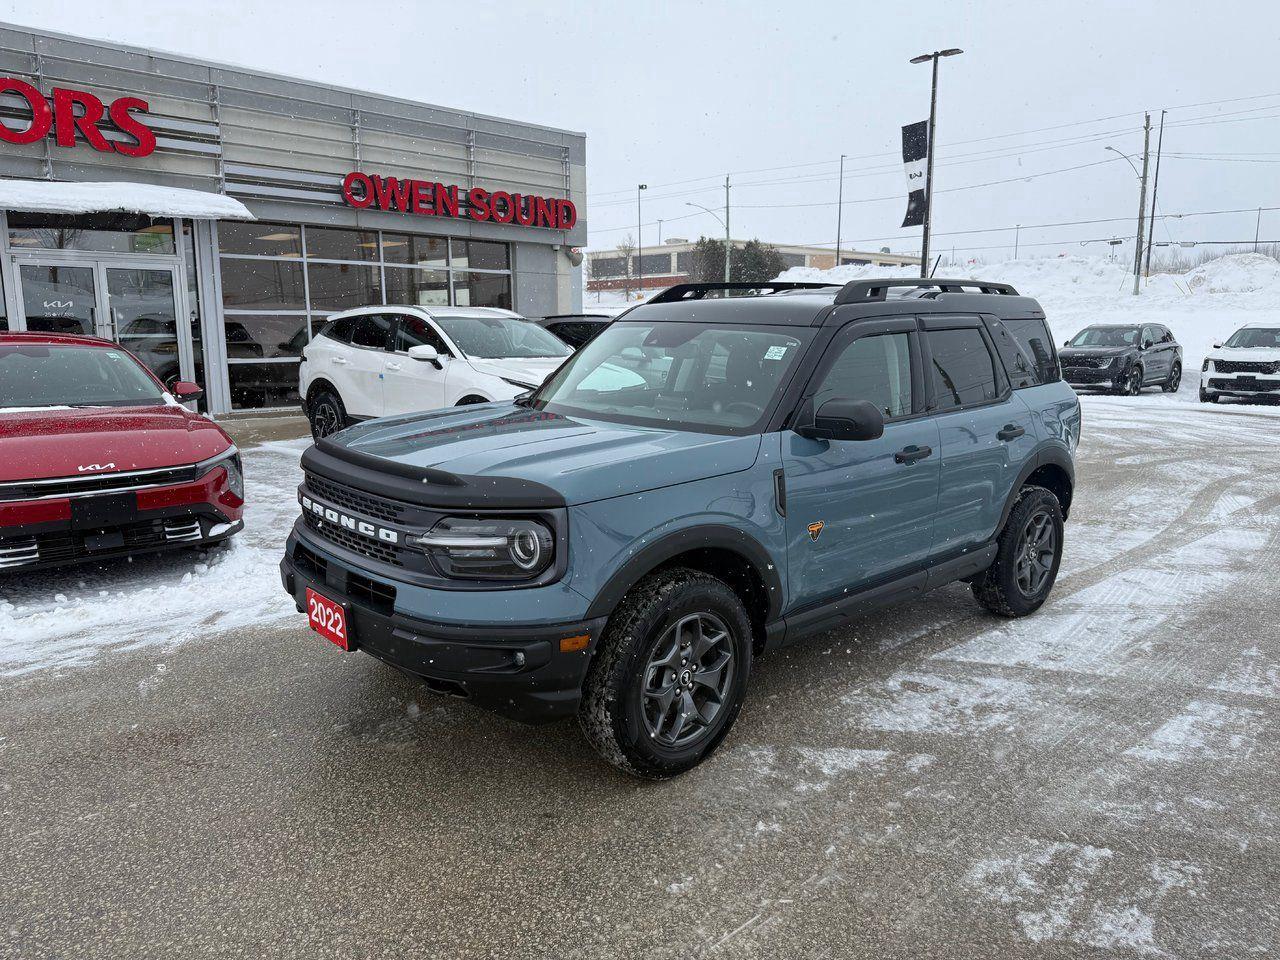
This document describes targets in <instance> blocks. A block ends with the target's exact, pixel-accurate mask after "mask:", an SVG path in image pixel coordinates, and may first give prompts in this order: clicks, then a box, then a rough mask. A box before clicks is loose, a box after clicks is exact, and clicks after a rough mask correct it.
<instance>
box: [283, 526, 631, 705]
mask: <svg viewBox="0 0 1280 960" xmlns="http://www.w3.org/2000/svg"><path fill="white" fill-rule="evenodd" d="M280 580H281V583H282V585H283V586H284V589H285V592H286V593H288V594H289V595H290V596H291V597H293V599H294V603H295V604H296V605H297V607H298V610H299V612H303V611H305V610H306V595H307V588H308V587H310V588H311V589H313V590H315V591H316V592H317V593H319V594H321V595H323V596H325V597H327V598H328V599H330V600H332V601H334V602H336V603H341V604H342V605H343V606H344V607H345V608H346V611H347V627H348V632H349V633H350V636H351V638H352V641H353V649H357V650H362V651H364V652H365V653H368V654H370V655H371V656H374V657H377V658H378V659H379V660H382V661H384V662H386V663H388V664H390V665H391V666H393V667H397V668H398V669H400V670H403V671H405V672H406V673H409V674H412V675H414V676H416V677H419V678H420V679H422V680H423V681H424V682H425V683H426V685H427V686H428V687H429V688H431V689H432V690H435V691H437V692H439V693H448V694H452V695H454V696H458V697H461V698H464V699H467V700H470V701H472V702H473V703H475V704H476V705H477V706H480V707H483V708H485V709H487V710H491V711H493V712H495V713H498V714H501V715H502V716H505V717H509V718H511V719H512V720H519V721H522V722H524V723H542V722H547V721H552V720H558V719H561V718H563V717H568V716H572V715H573V714H574V713H575V712H576V711H577V707H578V701H579V700H580V699H581V696H582V683H583V680H584V679H585V677H586V673H587V666H588V664H589V663H590V660H591V654H592V652H593V651H594V649H595V646H596V644H597V643H598V642H599V638H600V633H601V631H603V629H604V625H605V621H606V619H607V618H605V617H599V618H596V619H592V620H581V621H577V622H574V623H562V624H552V625H546V626H524V625H519V624H513V623H492V624H468V625H466V626H458V625H454V624H443V623H433V622H430V621H426V620H420V619H417V618H414V617H407V616H405V615H403V614H400V613H396V611H395V598H396V585H395V584H394V583H392V582H389V581H385V580H379V579H373V578H371V577H369V576H367V575H366V574H365V573H364V572H363V571H361V570H358V569H356V568H354V567H348V566H346V565H345V564H344V563H343V562H342V561H340V560H338V559H337V558H335V557H332V556H329V555H327V554H325V553H323V552H321V551H319V550H317V549H314V548H313V547H312V546H310V545H308V544H306V543H303V542H302V541H301V540H300V538H299V537H298V535H297V533H296V532H295V533H292V534H290V536H289V540H288V542H287V544H286V546H285V556H284V559H283V560H281V562H280ZM583 636H585V637H588V638H589V639H588V641H587V644H586V646H585V647H583V648H582V649H580V650H575V651H571V652H562V651H561V648H560V641H562V640H565V639H567V638H570V637H583Z"/></svg>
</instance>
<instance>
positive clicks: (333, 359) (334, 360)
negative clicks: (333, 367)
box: [329, 357, 347, 364]
mask: <svg viewBox="0 0 1280 960" xmlns="http://www.w3.org/2000/svg"><path fill="white" fill-rule="evenodd" d="M329 362H330V363H337V364H346V362H347V358H346V357H330V358H329Z"/></svg>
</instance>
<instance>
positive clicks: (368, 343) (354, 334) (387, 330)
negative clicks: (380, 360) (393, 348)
mask: <svg viewBox="0 0 1280 960" xmlns="http://www.w3.org/2000/svg"><path fill="white" fill-rule="evenodd" d="M353 319H354V320H355V325H354V326H353V327H352V328H351V345H352V346H353V347H368V348H369V349H371V350H385V349H387V340H388V337H389V336H390V334H391V317H389V316H386V315H385V314H381V313H364V314H361V315H360V316H358V317H355V318H353Z"/></svg>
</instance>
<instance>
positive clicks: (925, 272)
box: [911, 47, 964, 279]
mask: <svg viewBox="0 0 1280 960" xmlns="http://www.w3.org/2000/svg"><path fill="white" fill-rule="evenodd" d="M959 53H964V51H963V50H960V49H958V48H955V47H952V48H951V49H948V50H935V51H934V52H933V53H923V54H921V55H920V56H918V57H912V58H911V62H912V63H924V62H925V61H926V60H932V61H933V87H932V89H931V92H930V94H929V132H928V134H927V138H928V142H927V143H926V144H925V146H926V148H927V149H928V156H927V157H926V164H925V181H924V239H923V240H922V242H921V246H920V276H921V278H922V279H928V277H929V229H930V227H931V226H932V220H933V145H934V139H935V136H936V133H937V126H938V61H939V60H940V59H941V58H942V57H954V56H955V55H956V54H959Z"/></svg>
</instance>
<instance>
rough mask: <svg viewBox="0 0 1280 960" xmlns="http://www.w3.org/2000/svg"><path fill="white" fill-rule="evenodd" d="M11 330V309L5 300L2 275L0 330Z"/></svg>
mask: <svg viewBox="0 0 1280 960" xmlns="http://www.w3.org/2000/svg"><path fill="white" fill-rule="evenodd" d="M8 329H9V309H8V307H7V306H6V301H5V298H4V276H3V274H0V330H8Z"/></svg>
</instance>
